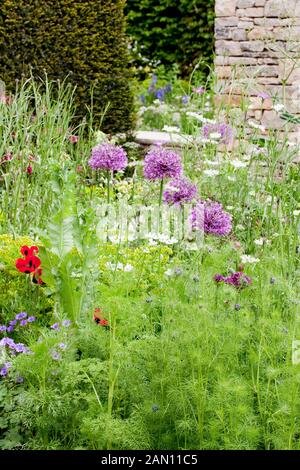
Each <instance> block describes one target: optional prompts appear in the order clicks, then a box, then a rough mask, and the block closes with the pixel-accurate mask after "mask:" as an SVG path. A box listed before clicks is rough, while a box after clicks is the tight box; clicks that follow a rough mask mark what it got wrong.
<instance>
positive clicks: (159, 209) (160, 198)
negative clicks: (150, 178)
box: [158, 179, 164, 232]
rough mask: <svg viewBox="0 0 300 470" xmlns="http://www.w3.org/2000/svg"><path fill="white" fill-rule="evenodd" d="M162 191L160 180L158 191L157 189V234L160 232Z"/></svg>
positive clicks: (162, 185) (161, 181) (162, 182)
mask: <svg viewBox="0 0 300 470" xmlns="http://www.w3.org/2000/svg"><path fill="white" fill-rule="evenodd" d="M163 189H164V180H163V179H161V180H160V189H159V200H158V232H160V230H161V225H162V224H161V204H162V197H163Z"/></svg>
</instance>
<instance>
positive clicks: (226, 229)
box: [190, 201, 232, 237]
mask: <svg viewBox="0 0 300 470" xmlns="http://www.w3.org/2000/svg"><path fill="white" fill-rule="evenodd" d="M231 220H232V216H231V215H230V214H228V212H225V211H224V209H223V207H222V204H220V203H218V202H212V201H199V202H198V203H197V204H196V206H195V207H194V208H193V209H192V211H191V216H190V223H191V226H192V229H193V230H203V231H204V233H206V234H211V235H218V236H220V237H224V236H226V235H228V234H229V233H230V232H231V230H232V224H231Z"/></svg>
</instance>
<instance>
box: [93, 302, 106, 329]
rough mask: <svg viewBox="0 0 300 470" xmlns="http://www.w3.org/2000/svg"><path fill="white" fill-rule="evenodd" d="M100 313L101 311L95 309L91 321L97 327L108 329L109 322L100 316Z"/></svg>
mask: <svg viewBox="0 0 300 470" xmlns="http://www.w3.org/2000/svg"><path fill="white" fill-rule="evenodd" d="M100 313H103V311H102V309H101V308H99V307H97V308H95V310H94V315H93V320H94V322H95V323H97V325H100V326H105V327H109V321H108V320H106V318H103V317H101V316H100Z"/></svg>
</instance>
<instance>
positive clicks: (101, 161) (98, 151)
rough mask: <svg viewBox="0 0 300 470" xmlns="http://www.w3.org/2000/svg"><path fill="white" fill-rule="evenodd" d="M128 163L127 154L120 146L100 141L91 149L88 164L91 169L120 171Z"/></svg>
mask: <svg viewBox="0 0 300 470" xmlns="http://www.w3.org/2000/svg"><path fill="white" fill-rule="evenodd" d="M127 164H128V159H127V154H126V152H125V150H123V149H122V147H118V146H116V145H113V144H109V143H106V142H105V143H102V144H100V145H97V146H96V147H94V148H93V149H92V156H91V158H90V159H89V166H90V167H91V168H92V169H93V170H108V171H121V170H124V168H125V167H126V166H127Z"/></svg>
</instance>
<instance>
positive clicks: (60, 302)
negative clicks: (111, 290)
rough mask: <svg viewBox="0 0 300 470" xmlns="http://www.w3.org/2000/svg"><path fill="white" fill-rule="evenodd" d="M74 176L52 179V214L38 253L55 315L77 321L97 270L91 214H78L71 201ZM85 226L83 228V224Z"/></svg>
mask: <svg viewBox="0 0 300 470" xmlns="http://www.w3.org/2000/svg"><path fill="white" fill-rule="evenodd" d="M75 181H76V175H74V173H72V172H70V173H66V174H65V175H64V178H63V179H62V180H59V179H58V180H56V181H55V180H54V181H53V185H52V189H53V192H54V193H55V195H56V207H55V209H56V210H55V215H53V218H52V221H51V222H50V223H49V226H48V229H47V231H46V234H45V235H44V236H43V237H42V240H43V242H44V246H43V247H42V249H41V250H40V254H41V260H42V266H43V280H44V282H45V283H46V284H47V286H48V289H49V293H51V294H55V298H56V301H57V303H56V307H55V313H56V315H58V317H60V318H62V316H63V315H64V314H65V315H67V316H68V317H69V318H70V319H71V320H72V321H74V322H77V321H78V320H79V318H80V317H81V315H82V313H83V312H87V311H88V309H89V308H90V309H91V305H90V304H91V296H92V292H91V287H92V286H93V283H92V282H91V281H92V279H93V277H94V275H95V269H96V268H97V245H96V244H95V243H94V236H95V233H94V232H95V224H94V212H93V210H92V209H86V210H84V211H83V212H82V213H81V214H79V212H78V210H77V206H76V199H75ZM85 224H86V225H85Z"/></svg>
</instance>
